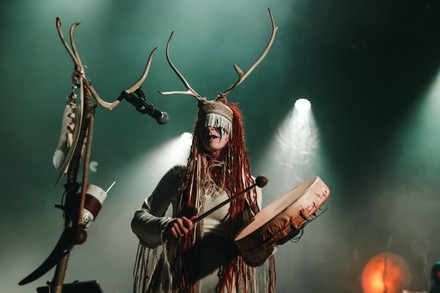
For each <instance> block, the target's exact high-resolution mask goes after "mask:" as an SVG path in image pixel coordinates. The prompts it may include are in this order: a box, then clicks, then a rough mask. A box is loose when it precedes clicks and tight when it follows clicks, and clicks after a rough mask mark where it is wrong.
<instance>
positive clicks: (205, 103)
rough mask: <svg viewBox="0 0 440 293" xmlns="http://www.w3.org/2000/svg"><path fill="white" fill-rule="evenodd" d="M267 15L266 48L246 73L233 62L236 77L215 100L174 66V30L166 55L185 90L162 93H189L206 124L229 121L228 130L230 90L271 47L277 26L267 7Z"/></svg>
mask: <svg viewBox="0 0 440 293" xmlns="http://www.w3.org/2000/svg"><path fill="white" fill-rule="evenodd" d="M269 16H270V20H271V23H272V34H271V36H270V39H269V42H268V43H267V45H266V48H265V49H264V50H263V53H262V54H261V55H260V57H259V58H258V59H257V61H255V63H254V64H253V65H252V66H251V67H250V68H249V69H248V70H247V71H246V73H243V71H242V70H241V69H240V67H238V65H237V64H234V68H235V71H236V72H237V74H238V79H237V81H236V82H234V83H233V84H232V85H231V86H230V87H229V88H227V89H226V90H225V91H223V92H219V94H218V96H217V97H216V99H215V100H212V101H209V100H207V99H206V98H204V97H202V96H201V95H200V94H198V93H197V92H196V91H195V90H194V89H193V88H192V87H191V86H190V85H189V83H188V82H187V81H186V79H185V78H184V77H183V75H182V74H181V73H180V72H179V70H178V69H177V68H176V66H174V64H173V62H172V61H171V58H170V54H169V47H170V43H171V39H172V37H173V34H174V32H172V33H171V35H170V37H169V39H168V42H167V47H166V57H167V61H168V64H169V65H170V66H171V68H172V69H173V71H174V72H175V73H176V74H177V76H178V77H179V79H180V80H181V81H182V83H183V84H184V85H185V87H186V91H170V92H161V91H159V92H160V93H161V94H162V95H189V96H193V97H194V98H196V99H197V100H198V101H199V108H200V109H201V111H202V112H203V113H205V114H206V121H205V123H206V125H209V126H214V127H219V126H220V127H223V126H226V125H227V124H228V122H229V126H227V127H223V128H224V129H225V130H227V131H228V130H229V131H230V128H231V123H232V118H233V112H232V110H231V109H230V108H229V107H228V106H226V105H227V103H228V102H227V97H228V95H229V94H230V93H231V91H232V90H233V89H234V88H236V87H237V86H238V85H239V84H241V83H242V82H243V81H244V80H245V79H246V78H247V77H248V76H249V75H250V74H251V72H252V71H253V70H254V69H255V67H257V66H258V64H260V62H261V61H262V60H263V59H264V57H266V55H267V53H268V52H269V49H270V48H271V46H272V44H273V41H274V39H275V35H276V32H277V30H278V27H276V26H275V21H274V18H273V16H272V13H271V11H270V9H269Z"/></svg>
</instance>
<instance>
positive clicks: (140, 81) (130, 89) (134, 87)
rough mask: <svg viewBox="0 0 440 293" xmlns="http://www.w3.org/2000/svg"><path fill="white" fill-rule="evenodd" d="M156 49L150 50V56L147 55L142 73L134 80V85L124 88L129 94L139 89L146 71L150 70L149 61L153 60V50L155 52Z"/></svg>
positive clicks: (145, 76)
mask: <svg viewBox="0 0 440 293" xmlns="http://www.w3.org/2000/svg"><path fill="white" fill-rule="evenodd" d="M156 49H157V47H156V48H154V49H153V50H152V51H151V53H150V56H149V57H148V62H147V65H146V66H145V70H144V73H143V74H142V76H141V77H140V78H139V80H138V81H136V82H135V84H134V85H132V86H131V87H130V88H129V89H128V90H126V92H127V93H129V94H131V93H133V92H135V91H136V90H137V89H139V88H140V87H141V85H142V83H143V82H144V81H145V79H146V78H147V75H148V71H150V65H151V61H152V60H153V56H154V52H156Z"/></svg>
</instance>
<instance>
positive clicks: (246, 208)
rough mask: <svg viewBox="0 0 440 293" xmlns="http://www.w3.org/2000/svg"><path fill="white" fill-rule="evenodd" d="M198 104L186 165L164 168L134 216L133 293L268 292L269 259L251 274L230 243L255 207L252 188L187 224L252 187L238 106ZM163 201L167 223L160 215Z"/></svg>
mask: <svg viewBox="0 0 440 293" xmlns="http://www.w3.org/2000/svg"><path fill="white" fill-rule="evenodd" d="M198 107H199V110H198V117H197V121H196V124H195V129H194V136H193V143H192V147H191V152H190V156H189V158H188V162H187V165H186V166H175V167H173V168H172V169H170V170H169V171H168V172H167V173H166V174H165V175H164V176H163V178H162V179H161V180H160V182H159V184H158V185H157V187H156V188H155V190H154V191H153V193H152V194H151V196H150V197H149V198H148V199H146V200H145V201H144V203H143V205H142V208H140V209H139V210H137V211H136V212H135V215H134V217H133V220H132V223H131V227H132V230H133V232H134V233H135V234H136V235H137V236H138V238H139V239H140V245H139V249H138V254H137V258H136V265H135V272H134V277H135V284H134V292H259V289H260V291H262V292H274V291H275V265H274V260H273V257H270V258H269V260H268V262H267V264H265V265H264V266H262V267H263V269H261V272H260V269H258V276H257V269H256V268H253V267H250V266H248V265H246V264H245V263H244V261H243V259H242V257H241V256H239V255H238V254H237V252H236V250H235V248H234V243H233V238H234V236H235V235H236V234H237V232H238V231H239V230H240V229H241V228H243V226H244V225H245V224H246V223H247V222H248V221H249V220H250V219H251V218H252V216H253V215H254V214H255V213H257V212H258V211H259V209H260V208H261V190H260V189H259V188H257V187H256V188H253V189H251V190H250V191H248V192H246V193H245V194H243V196H240V197H238V198H237V199H235V200H233V201H232V202H231V203H230V204H227V205H225V206H224V207H222V208H220V209H218V210H216V211H215V212H214V213H212V214H210V215H209V216H207V217H206V218H204V219H203V220H201V221H200V222H198V223H196V224H193V222H192V221H191V219H192V218H193V217H195V216H198V215H201V214H202V213H203V212H204V211H208V210H209V209H211V208H212V207H214V206H216V205H218V204H219V203H221V202H223V201H224V200H226V199H227V198H228V197H231V196H232V195H234V194H236V193H238V192H240V191H242V190H244V189H245V188H247V187H249V186H250V185H252V184H254V182H255V181H254V179H253V177H252V176H251V172H250V164H249V158H248V155H247V152H246V148H245V140H244V131H243V122H242V116H241V113H240V111H239V109H238V107H237V105H235V104H229V103H227V102H226V101H225V100H222V99H217V100H215V101H207V100H200V101H199V104H198ZM170 204H171V205H172V211H173V214H172V217H171V218H170V217H165V216H164V215H165V212H166V211H167V209H168V207H169V205H170ZM161 244H164V245H163V246H162V248H163V250H162V254H161V256H160V258H159V259H158V258H157V257H156V256H157V254H156V253H157V248H158V247H159V246H160V245H161Z"/></svg>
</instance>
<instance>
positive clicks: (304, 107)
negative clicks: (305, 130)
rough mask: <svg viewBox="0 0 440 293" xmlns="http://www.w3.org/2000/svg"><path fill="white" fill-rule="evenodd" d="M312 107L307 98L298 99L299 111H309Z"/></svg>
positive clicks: (296, 105)
mask: <svg viewBox="0 0 440 293" xmlns="http://www.w3.org/2000/svg"><path fill="white" fill-rule="evenodd" d="M311 107H312V105H311V103H310V101H309V100H307V99H298V100H296V102H295V108H296V110H298V111H299V112H307V111H309V110H310V108H311Z"/></svg>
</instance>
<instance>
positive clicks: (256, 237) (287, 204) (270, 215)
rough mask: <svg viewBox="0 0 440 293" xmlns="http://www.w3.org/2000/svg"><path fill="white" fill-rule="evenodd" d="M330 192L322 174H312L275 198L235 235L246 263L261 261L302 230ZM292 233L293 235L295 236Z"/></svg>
mask: <svg viewBox="0 0 440 293" xmlns="http://www.w3.org/2000/svg"><path fill="white" fill-rule="evenodd" d="M329 196H330V190H329V188H328V187H327V186H326V185H325V184H324V182H322V180H321V179H320V178H319V177H312V178H310V179H308V180H306V181H304V182H302V183H301V184H299V185H297V186H295V187H294V188H293V189H292V190H290V191H288V192H287V193H285V194H284V195H283V196H281V197H280V198H278V199H276V200H274V201H273V202H271V203H270V204H269V205H267V206H266V207H265V208H263V209H262V210H261V211H260V212H259V213H257V214H256V215H255V217H254V218H253V219H252V221H251V222H250V223H249V224H248V225H246V226H245V227H244V228H243V229H242V230H241V231H240V232H238V233H237V235H236V236H235V239H234V242H235V245H236V246H237V248H238V251H239V253H240V255H241V256H242V257H243V259H244V261H245V262H246V264H248V265H250V266H252V267H256V266H260V265H262V264H263V263H264V262H265V261H266V260H267V258H268V257H269V256H270V255H272V253H273V251H274V250H275V246H276V245H281V244H283V243H285V242H286V241H288V240H290V239H291V238H292V237H293V236H295V235H297V234H298V233H299V232H300V229H302V228H303V227H304V225H305V224H306V223H307V222H310V221H311V220H313V218H311V216H312V215H314V214H315V212H316V211H317V210H318V209H319V208H320V207H321V205H322V204H323V203H324V202H325V201H326V200H327V199H328V197H329ZM292 234H293V236H292Z"/></svg>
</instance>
